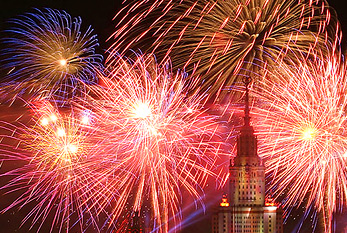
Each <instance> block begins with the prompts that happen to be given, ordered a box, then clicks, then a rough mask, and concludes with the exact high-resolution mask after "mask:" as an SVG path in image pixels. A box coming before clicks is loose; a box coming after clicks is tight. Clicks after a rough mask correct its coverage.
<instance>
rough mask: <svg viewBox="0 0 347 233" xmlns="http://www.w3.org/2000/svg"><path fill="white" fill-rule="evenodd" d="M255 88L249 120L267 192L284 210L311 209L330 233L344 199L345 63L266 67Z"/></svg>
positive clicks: (334, 59) (323, 60) (326, 60)
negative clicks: (267, 181) (263, 164)
mask: <svg viewBox="0 0 347 233" xmlns="http://www.w3.org/2000/svg"><path fill="white" fill-rule="evenodd" d="M272 76H273V77H272ZM259 79H261V78H259ZM273 80H276V81H273ZM261 85H262V87H263V88H262V89H261V90H254V97H255V99H256V107H254V108H253V110H252V112H253V115H254V116H252V117H253V119H254V121H255V122H257V124H254V125H255V128H256V131H257V132H258V140H259V146H260V147H259V154H261V155H262V156H263V157H264V159H265V161H266V168H267V173H268V174H269V175H270V176H271V190H272V191H274V192H276V193H277V198H279V200H280V199H281V197H280V196H281V194H282V193H284V194H285V206H286V208H287V209H288V210H290V209H292V208H295V207H298V206H305V208H306V211H307V212H309V211H310V209H311V207H315V209H316V210H317V211H318V212H320V213H322V215H323V220H319V221H320V222H324V227H325V232H332V231H333V229H332V220H333V215H334V213H336V212H339V211H342V208H343V207H344V206H346V199H347V169H346V165H347V156H346V155H347V134H346V131H345V130H346V123H347V121H346V120H347V119H346V107H347V98H346V95H345V93H346V90H347V89H346V88H347V86H346V73H345V62H344V61H343V60H341V58H340V57H339V55H331V56H328V57H327V56H322V57H320V56H318V57H317V59H316V60H308V61H304V62H302V63H300V64H296V65H288V64H284V63H281V64H279V65H278V66H277V67H268V72H267V73H266V74H265V77H263V82H262V83H261ZM306 214H307V213H306Z"/></svg>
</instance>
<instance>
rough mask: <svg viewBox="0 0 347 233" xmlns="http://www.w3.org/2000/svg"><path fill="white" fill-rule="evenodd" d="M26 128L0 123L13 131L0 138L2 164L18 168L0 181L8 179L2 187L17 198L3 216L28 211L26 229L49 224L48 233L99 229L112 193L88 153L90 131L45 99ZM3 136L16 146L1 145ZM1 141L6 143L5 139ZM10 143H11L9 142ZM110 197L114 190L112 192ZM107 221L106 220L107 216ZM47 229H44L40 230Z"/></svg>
mask: <svg viewBox="0 0 347 233" xmlns="http://www.w3.org/2000/svg"><path fill="white" fill-rule="evenodd" d="M32 110H33V111H32V112H33V113H34V118H33V120H32V122H31V123H30V124H20V123H18V122H17V123H15V124H14V125H11V124H9V123H4V122H2V124H1V129H2V130H4V129H5V130H6V131H10V132H12V133H11V134H9V135H7V136H6V135H2V139H3V141H2V145H3V148H9V149H8V150H5V151H4V150H2V151H1V157H2V160H1V161H2V162H4V163H6V162H11V161H16V162H17V163H19V164H22V165H21V166H19V167H18V168H15V169H11V170H9V171H7V172H5V173H3V174H1V176H2V177H13V176H14V178H12V179H11V180H9V182H8V183H7V184H6V185H4V186H3V187H1V189H2V190H6V192H7V193H12V192H15V193H18V192H19V197H17V198H16V199H15V200H14V201H13V202H12V203H11V204H10V205H9V206H7V207H6V208H5V209H3V210H2V212H6V211H9V210H11V209H14V208H17V207H19V208H21V209H22V208H24V207H25V206H27V205H29V206H31V207H32V208H31V209H30V211H29V212H28V213H27V215H26V216H25V218H24V219H23V221H22V224H24V223H26V222H28V221H31V227H30V229H31V228H34V227H37V231H40V230H41V229H42V227H43V226H44V225H45V224H46V223H47V222H51V225H50V226H51V228H50V232H52V231H55V230H58V231H59V232H63V231H65V232H69V231H70V229H72V228H73V227H75V228H73V229H76V227H77V226H79V227H80V230H81V231H83V229H84V228H88V227H89V226H90V225H92V226H93V227H94V229H97V230H98V231H100V228H99V225H98V223H99V222H98V216H99V215H100V214H103V213H105V211H104V210H105V208H104V207H106V206H107V205H108V202H109V201H110V199H106V200H105V199H104V198H105V197H108V198H110V197H111V196H112V194H110V193H111V192H110V193H108V191H109V189H107V187H106V186H104V185H103V184H104V183H103V181H104V179H103V177H102V175H99V174H102V170H103V169H102V163H101V161H102V160H99V159H98V157H97V156H96V155H93V153H92V148H94V147H95V146H96V145H94V144H93V143H92V142H91V140H90V134H92V131H91V130H90V128H89V127H87V125H86V124H87V123H88V122H87V121H86V119H85V117H86V115H85V114H84V117H82V118H74V117H72V116H67V115H62V114H59V112H58V111H57V110H56V109H55V108H53V107H52V105H50V104H49V103H48V102H47V101H41V102H40V104H35V106H34V105H33V107H32ZM4 138H7V139H10V141H16V142H18V143H17V144H16V145H15V146H14V148H13V149H10V148H11V147H5V145H4ZM5 141H6V140H5ZM12 144H13V143H12ZM112 193H113V192H112ZM106 217H107V216H106ZM43 229H46V228H43Z"/></svg>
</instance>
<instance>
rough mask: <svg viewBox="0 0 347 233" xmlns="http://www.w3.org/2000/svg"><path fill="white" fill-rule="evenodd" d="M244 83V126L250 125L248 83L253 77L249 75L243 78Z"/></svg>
mask: <svg viewBox="0 0 347 233" xmlns="http://www.w3.org/2000/svg"><path fill="white" fill-rule="evenodd" d="M243 83H244V84H245V88H246V93H245V116H244V126H250V119H251V117H250V116H249V94H248V92H249V90H248V85H249V84H250V83H251V77H249V76H247V77H245V78H244V79H243Z"/></svg>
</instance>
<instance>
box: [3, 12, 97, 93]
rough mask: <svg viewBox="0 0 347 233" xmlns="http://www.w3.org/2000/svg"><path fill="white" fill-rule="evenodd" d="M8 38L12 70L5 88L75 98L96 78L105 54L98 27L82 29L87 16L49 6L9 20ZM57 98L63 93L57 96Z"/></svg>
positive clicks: (5, 56) (7, 55)
mask: <svg viewBox="0 0 347 233" xmlns="http://www.w3.org/2000/svg"><path fill="white" fill-rule="evenodd" d="M9 23H10V24H11V25H12V27H11V28H10V29H8V30H7V31H6V32H5V33H6V37H5V38H4V39H3V42H4V44H5V45H6V49H4V51H3V61H2V62H3V65H4V67H5V68H6V69H7V70H9V71H8V75H7V76H6V77H5V80H4V84H2V85H1V88H2V89H5V90H9V89H10V90H11V93H16V94H21V93H22V92H26V91H29V92H31V93H32V94H33V95H34V96H39V97H50V96H52V95H57V96H62V97H66V96H70V97H71V95H73V94H76V93H77V91H78V90H79V88H81V89H82V90H83V89H84V88H83V84H84V83H92V82H95V81H96V70H99V69H100V68H101V64H100V62H101V61H102V56H101V55H99V54H96V53H95V49H96V47H97V46H98V42H97V39H96V35H93V29H91V27H88V29H87V30H86V31H84V32H83V31H82V30H81V23H82V20H81V18H79V17H77V18H72V17H71V16H70V15H69V14H67V13H66V12H64V11H58V10H52V9H44V10H42V11H41V10H37V9H36V12H35V13H27V14H24V15H22V16H20V17H18V18H15V19H12V20H10V22H9ZM56 99H57V97H56Z"/></svg>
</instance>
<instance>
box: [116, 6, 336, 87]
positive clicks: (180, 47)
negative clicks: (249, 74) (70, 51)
mask: <svg viewBox="0 0 347 233" xmlns="http://www.w3.org/2000/svg"><path fill="white" fill-rule="evenodd" d="M148 5H150V6H148ZM123 11H127V14H125V17H123V18H121V19H120V20H119V21H120V22H119V25H118V27H117V30H116V32H115V33H114V35H113V36H114V38H115V43H114V45H113V46H112V47H111V51H127V50H128V49H129V48H136V47H139V48H142V49H144V48H143V47H141V46H142V45H143V44H146V43H144V42H146V41H147V42H148V43H147V44H148V45H150V46H149V47H150V48H149V50H150V51H151V52H154V53H156V55H158V57H160V58H163V57H164V60H165V58H166V57H167V56H171V57H172V58H173V64H174V67H178V68H181V69H186V70H187V71H188V72H189V73H190V74H193V73H195V77H196V78H199V79H200V82H199V84H202V87H203V88H202V89H203V90H206V89H209V91H210V92H212V93H216V92H219V91H221V90H222V89H223V88H224V87H226V86H230V85H232V84H233V83H234V82H235V80H236V79H237V77H239V76H238V75H237V74H239V73H242V72H244V71H245V70H247V71H252V70H253V69H256V71H258V70H259V69H260V68H261V67H260V64H261V65H263V64H266V63H272V64H273V63H274V61H275V62H277V61H278V60H281V59H283V58H284V57H286V56H289V57H290V59H292V60H293V59H294V58H295V56H294V54H296V51H300V52H304V53H305V54H310V53H311V52H312V51H313V50H314V49H317V50H322V52H323V53H325V52H326V50H327V48H325V46H324V45H325V42H327V41H328V40H329V41H331V42H332V44H334V43H335V44H336V43H338V38H339V37H338V36H335V35H340V34H339V33H341V32H340V31H339V30H338V28H336V27H338V25H337V24H336V17H335V16H334V14H332V13H331V12H330V10H329V7H328V5H327V3H326V2H325V1H314V2H313V1H297V0H290V1H288V0H272V1H259V0H250V1H243V0H241V1H239V0H227V1H223V0H222V1H219V0H217V1H191V0H188V1H179V2H176V1H173V2H172V1H154V2H150V3H148V2H140V3H136V4H129V6H126V7H125V8H124V9H123ZM120 15H122V14H120ZM118 18H120V16H119V17H116V19H118ZM144 22H146V23H144ZM143 25H148V27H144V26H143ZM129 38H130V39H129ZM288 51H290V53H289V54H287V53H288ZM292 54H293V55H292ZM199 86H200V85H199Z"/></svg>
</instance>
